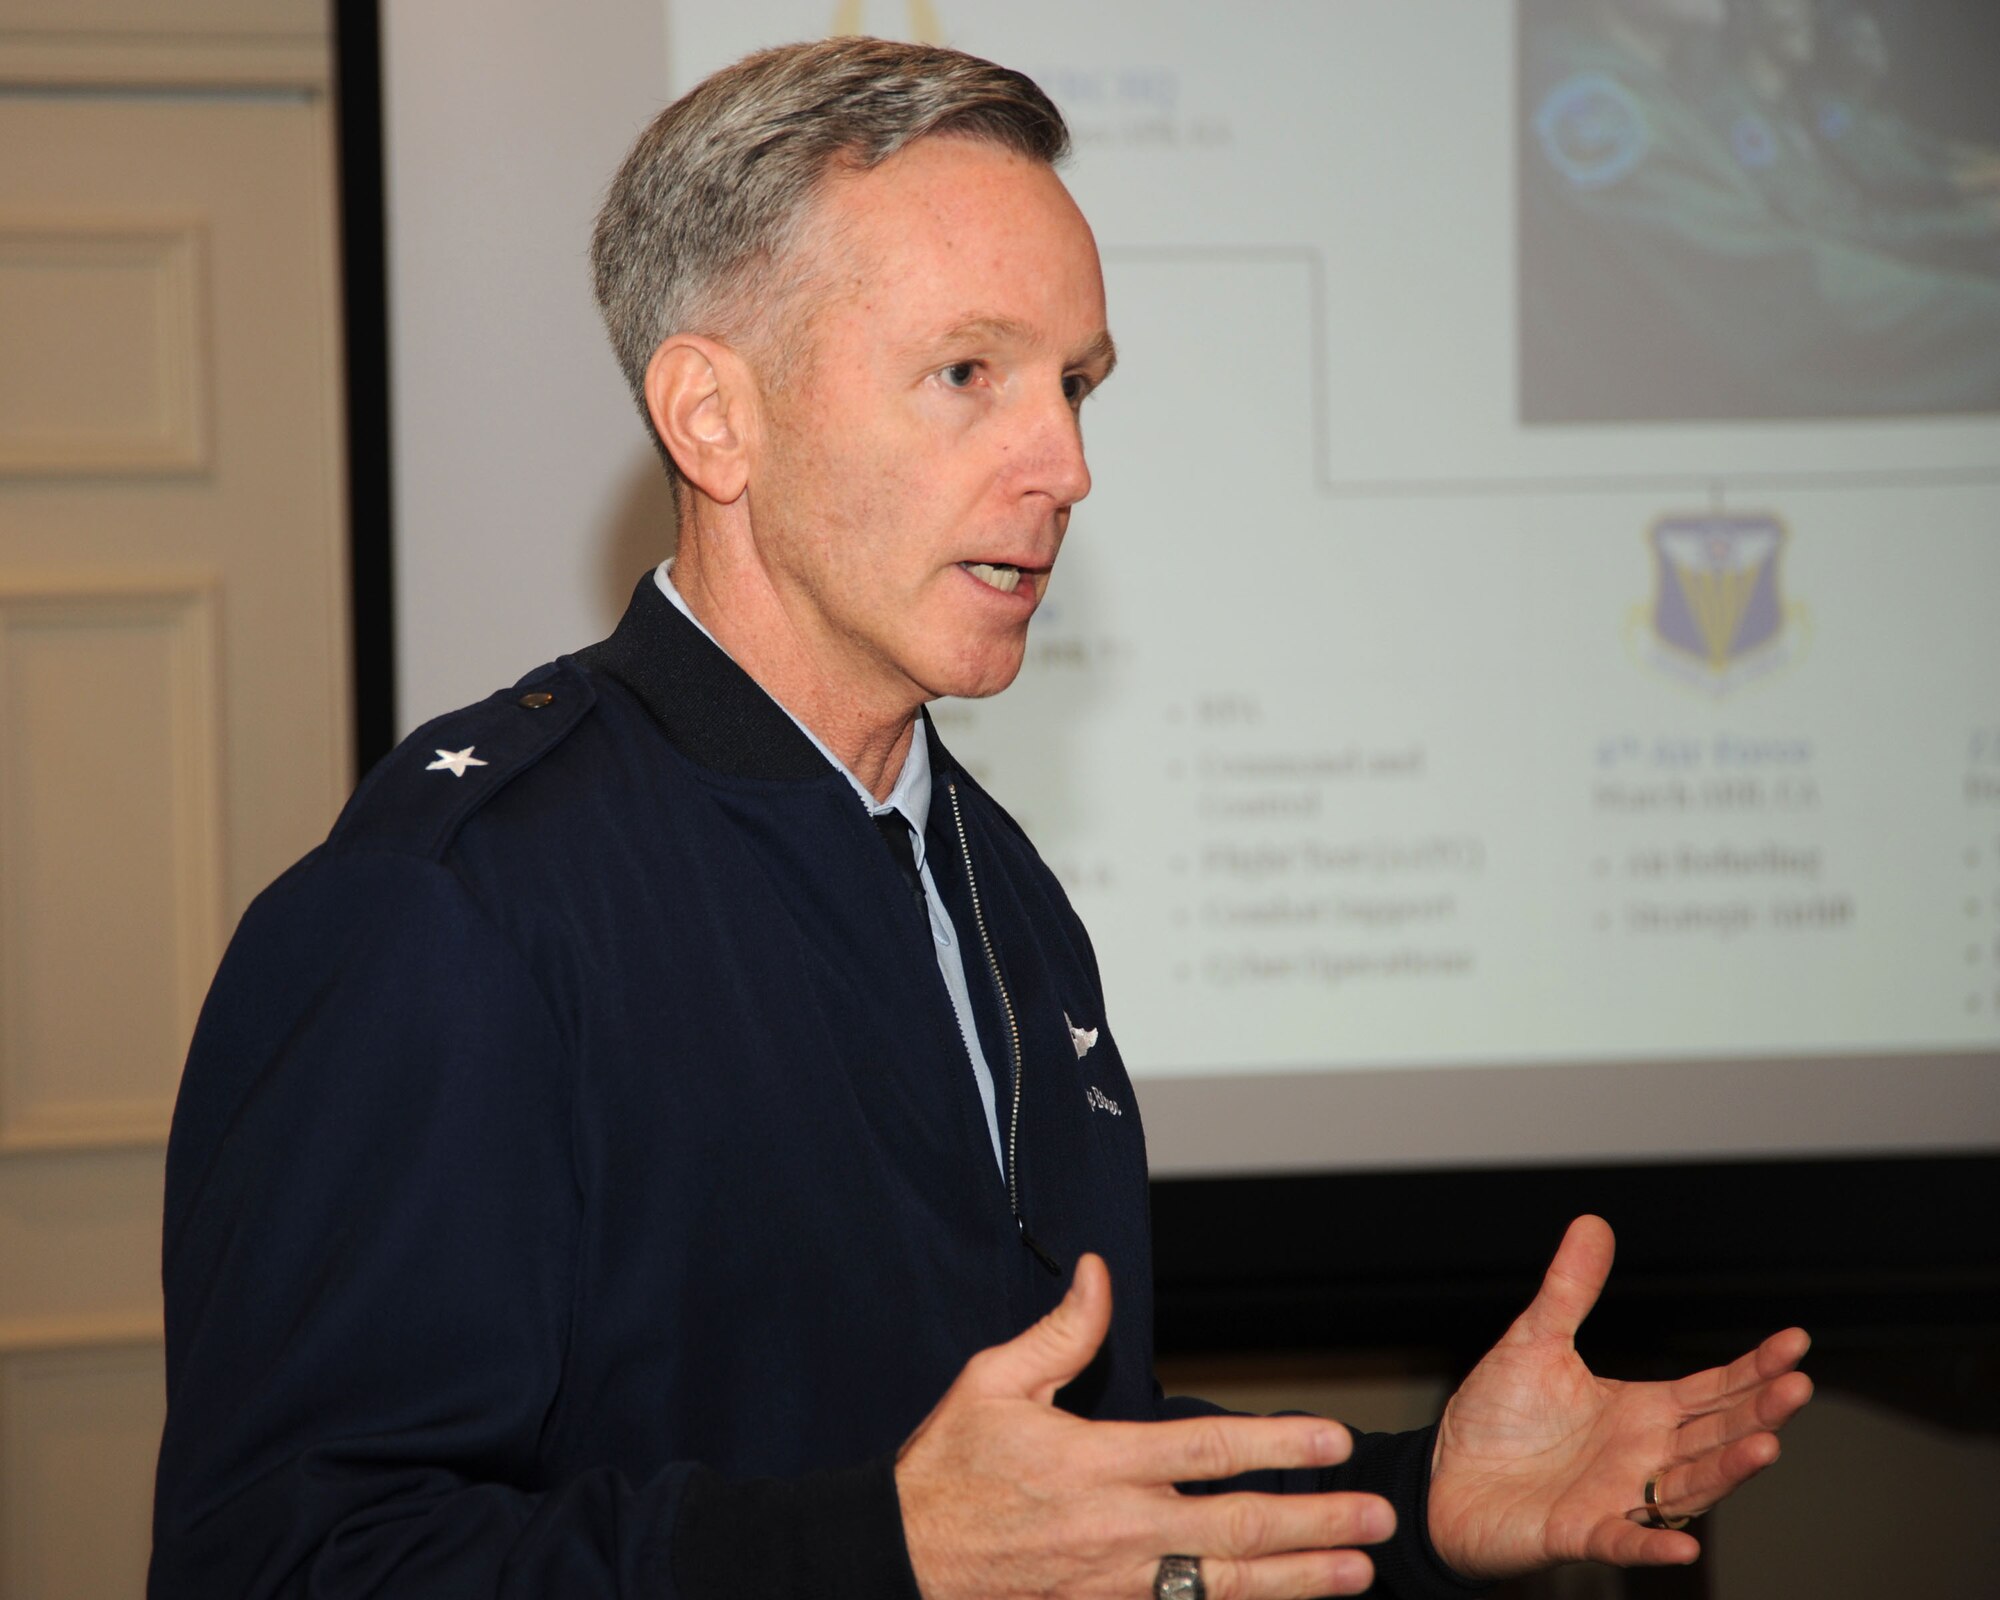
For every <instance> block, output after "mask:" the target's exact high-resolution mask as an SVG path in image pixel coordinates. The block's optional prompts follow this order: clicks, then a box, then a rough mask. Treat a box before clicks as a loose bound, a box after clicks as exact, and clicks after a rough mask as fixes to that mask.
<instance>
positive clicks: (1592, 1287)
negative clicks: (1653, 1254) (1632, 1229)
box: [1511, 1216, 1616, 1339]
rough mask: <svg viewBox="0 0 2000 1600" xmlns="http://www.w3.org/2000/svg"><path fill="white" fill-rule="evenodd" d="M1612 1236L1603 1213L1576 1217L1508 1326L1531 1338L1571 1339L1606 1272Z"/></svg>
mask: <svg viewBox="0 0 2000 1600" xmlns="http://www.w3.org/2000/svg"><path fill="white" fill-rule="evenodd" d="M1615 1244H1616V1241H1615V1240H1614V1239H1613V1238H1612V1235H1611V1224H1610V1223H1608V1222H1606V1221H1605V1220H1604V1219H1603V1218H1602V1217H1591V1216H1583V1217H1578V1218H1577V1219H1576V1220H1575V1221H1574V1222H1572V1223H1571V1224H1570V1225H1569V1229H1568V1231H1567V1232H1565V1233H1564V1234H1563V1238H1562V1243H1561V1244H1559V1245H1558V1246H1556V1253H1555V1259H1554V1260H1552V1261H1551V1262H1550V1263H1549V1270H1548V1271H1547V1272H1546V1273H1545V1274H1543V1276H1542V1287H1541V1288H1540V1290H1538V1291H1537V1292H1536V1295H1535V1298H1534V1299H1533V1300H1532V1301H1530V1302H1529V1304H1528V1309H1527V1310H1525V1311H1523V1312H1522V1313H1521V1315H1520V1316H1519V1317H1517V1318H1516V1319H1515V1321H1514V1327H1513V1329H1512V1330H1511V1331H1512V1332H1514V1333H1516V1334H1520V1335H1522V1336H1524V1337H1527V1338H1533V1339H1574V1338H1575V1337H1576V1330H1577V1329H1578V1328H1580V1327H1582V1326H1583V1319H1584V1318H1585V1317H1587V1316H1589V1315H1590V1310H1591V1307H1592V1306H1594V1305H1596V1304H1597V1297H1598V1296H1599V1295H1600V1294H1602V1293H1603V1292H1604V1282H1605V1280H1606V1279H1607V1278H1609V1277H1610V1276H1611V1257H1612V1253H1613V1251H1614V1248H1615Z"/></svg>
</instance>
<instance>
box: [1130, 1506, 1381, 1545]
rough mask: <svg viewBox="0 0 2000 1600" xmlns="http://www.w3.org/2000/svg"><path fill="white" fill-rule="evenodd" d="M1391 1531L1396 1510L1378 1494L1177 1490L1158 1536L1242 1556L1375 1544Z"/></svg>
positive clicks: (1174, 1541) (1170, 1540)
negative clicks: (1178, 1495)
mask: <svg viewBox="0 0 2000 1600" xmlns="http://www.w3.org/2000/svg"><path fill="white" fill-rule="evenodd" d="M1395 1531H1396V1513H1395V1511H1394V1509H1393V1508H1392V1507H1391V1506H1390V1504H1389V1502H1388V1501H1387V1500H1384V1499H1383V1498H1382V1497H1381V1496H1380V1495H1373V1494H1218V1495H1184V1496H1182V1497H1181V1498H1180V1499H1179V1501H1178V1502H1177V1503H1176V1504H1175V1505H1174V1506H1173V1508H1172V1512H1171V1514H1170V1515H1169V1516H1168V1517H1166V1518H1165V1519H1164V1521H1163V1526H1162V1528H1161V1537H1162V1538H1163V1539H1164V1540H1165V1542H1166V1543H1167V1544H1168V1545H1170V1546H1171V1547H1172V1548H1173V1549H1176V1550H1201V1551H1205V1552H1207V1553H1210V1554H1213V1555H1218V1556H1230V1557H1234V1558H1237V1559H1243V1558H1246V1557H1253V1556H1266V1555H1282V1554H1283V1553H1284V1552H1286V1551H1288V1550H1336V1549H1342V1548H1345V1547H1348V1546H1352V1545H1362V1544H1380V1543H1381V1542H1382V1541H1383V1540H1384V1539H1386V1538H1388V1537H1389V1535H1390V1534H1392V1533H1394V1532H1395Z"/></svg>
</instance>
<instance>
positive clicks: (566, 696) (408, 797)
mask: <svg viewBox="0 0 2000 1600" xmlns="http://www.w3.org/2000/svg"><path fill="white" fill-rule="evenodd" d="M596 698H597V696H596V691H595V690H594V689H593V688H592V687H591V684H590V679H589V676H588V675H587V674H586V673H584V672H583V671H582V670H581V669H580V668H578V667H577V666H576V665H575V664H574V663H572V662H571V661H569V660H568V659H567V658H564V659H562V660H559V661H555V662H552V663H550V664H549V665H548V666H545V667H538V668H536V669H535V670H534V671H533V672H531V673H529V674H528V675H527V676H526V677H525V678H523V679H522V680H521V681H520V682H519V683H517V684H515V685H514V686H513V687H512V688H511V689H502V690H500V691H498V692H497V693H495V694H491V695H488V696H487V697H486V698H485V699H484V700H481V701H479V702H477V703H476V704H474V705H469V706H465V707H463V708H462V709H460V710H457V711H448V712H446V713H445V714H444V715H443V716H441V717H434V718H432V720H431V721H429V722H427V723H425V724H424V725H423V726H422V727H421V728H418V729H417V730H416V732H414V733H412V734H411V735H410V736H409V737H408V738H407V739H405V740H404V741H403V742H402V743H401V744H399V745H397V746H396V748H395V749H394V750H392V751H390V752H389V754H388V755H386V756H384V757H383V758H382V759H381V760H380V761H379V762H377V763H376V764H375V766H374V767H373V768H372V769H371V770H370V771H369V773H368V775H367V777H365V778H363V779H362V780H361V786H360V787H359V788H357V789H356V790H355V791H354V795H353V798H352V799H350V800H349V801H348V802H347V805H346V807H345V809H343V810H342V812H341V813H340V819H339V820H338V821H337V822H335V823H334V825H333V833H332V835H331V836H330V838H329V840H328V843H330V844H332V845H335V846H340V845H346V846H350V847H351V846H354V845H364V846H369V847H374V848H378V849H390V850H405V851H411V852H414V853H417V854H421V855H431V856H435V855H437V854H439V853H441V852H442V851H443V850H444V849H445V848H446V847H447V846H449V845H450V843H451V841H452V839H453V838H454V837H455V836H456V835H457V833H458V830H459V829H460V828H462V827H463V826H464V825H465V820H466V818H468V817H470V816H471V815H472V814H473V813H474V812H476V811H478V810H479V808H480V807H481V806H483V805H486V804H487V803H488V802H489V801H491V800H492V799H493V797H494V796H495V795H497V794H499V793H500V791H501V790H502V789H504V788H505V787H506V786H507V785H508V784H509V783H511V782H512V781H513V780H514V779H515V778H517V777H519V776H520V775H521V774H522V773H524V772H526V771H527V770H528V769H529V768H530V767H532V766H534V765H535V763H536V762H538V761H540V760H541V759H542V757H543V756H545V755H547V754H548V753H549V751H551V750H553V749H554V748H555V747H556V746H557V745H559V744H560V743H562V741H563V740H564V739H565V738H566V737H567V736H568V735H569V733H570V732H571V730H573V729H574V728H575V727H576V726H577V724H578V723H579V722H581V721H582V720H583V717H584V715H585V713H586V712H588V711H589V710H590V708H591V706H592V705H593V704H594V703H595V701H596Z"/></svg>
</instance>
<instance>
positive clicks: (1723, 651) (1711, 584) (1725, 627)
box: [1650, 512, 1785, 676]
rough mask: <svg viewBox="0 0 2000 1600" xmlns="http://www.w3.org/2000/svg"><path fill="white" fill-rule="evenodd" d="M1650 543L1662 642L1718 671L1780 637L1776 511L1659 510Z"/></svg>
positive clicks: (1655, 620) (1656, 626) (1780, 530)
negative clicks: (1681, 513)
mask: <svg viewBox="0 0 2000 1600" xmlns="http://www.w3.org/2000/svg"><path fill="white" fill-rule="evenodd" d="M1650 542H1651V544H1652V549H1653V616H1652V624H1653V636H1654V638H1655V639H1656V640H1657V642H1658V643H1659V644H1661V645H1664V646H1665V647H1666V648H1667V649H1668V650H1669V651H1671V652H1673V653H1674V654H1676V655H1678V656H1681V657H1682V658H1684V659H1686V658H1692V659H1693V660H1695V661H1698V662H1699V663H1700V664H1701V665H1702V666H1703V667H1705V668H1706V669H1707V670H1708V671H1709V672H1710V673H1713V674H1715V675H1717V676H1721V675H1723V674H1726V673H1728V672H1729V670H1730V669H1731V668H1732V667H1735V666H1737V665H1738V664H1739V663H1741V662H1742V661H1744V659H1745V658H1746V657H1749V656H1751V655H1753V654H1755V653H1756V652H1758V651H1760V650H1763V649H1764V648H1766V647H1767V646H1769V645H1772V644H1774V643H1776V642H1777V640H1778V637H1779V635H1780V633H1781V632H1782V631H1783V629H1784V625H1785V607H1784V604H1783V602H1782V600H1781V599H1780V597H1779V592H1778V558H1779V557H1780V555H1781V554H1782V553H1783V551H1784V548H1785V530H1784V526H1783V524H1781V523H1780V522H1779V521H1778V520H1777V518H1775V517H1772V516H1769V515H1766V514H1762V513H1760V514H1757V515H1750V516H1744V515H1733V514H1730V513H1727V512H1716V513H1714V514H1712V515H1709V516H1677V517H1663V518H1661V520H1660V521H1658V522H1656V523H1655V524H1654V525H1653V531H1652V534H1651V539H1650Z"/></svg>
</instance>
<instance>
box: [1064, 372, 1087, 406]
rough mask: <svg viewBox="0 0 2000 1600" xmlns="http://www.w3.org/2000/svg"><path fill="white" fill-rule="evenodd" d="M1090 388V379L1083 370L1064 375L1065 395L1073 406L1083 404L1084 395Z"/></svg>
mask: <svg viewBox="0 0 2000 1600" xmlns="http://www.w3.org/2000/svg"><path fill="white" fill-rule="evenodd" d="M1090 388H1091V384H1090V379H1088V378H1087V377H1085V376H1084V375H1083V374H1082V373H1081V372H1069V373H1065V374H1064V375H1063V395H1064V398H1066V399H1067V400H1068V401H1069V403H1070V404H1071V405H1073V406H1080V405H1082V404H1083V397H1084V396H1085V395H1087V394H1089V393H1090Z"/></svg>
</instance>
